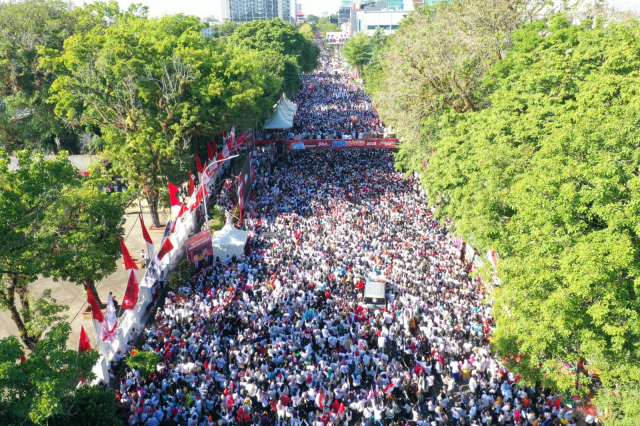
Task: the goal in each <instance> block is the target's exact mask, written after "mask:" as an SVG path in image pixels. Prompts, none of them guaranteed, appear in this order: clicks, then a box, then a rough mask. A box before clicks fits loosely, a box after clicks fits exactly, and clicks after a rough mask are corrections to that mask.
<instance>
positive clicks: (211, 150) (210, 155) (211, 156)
mask: <svg viewBox="0 0 640 426" xmlns="http://www.w3.org/2000/svg"><path fill="white" fill-rule="evenodd" d="M215 159H216V143H215V142H213V145H211V143H209V142H207V160H208V161H215Z"/></svg>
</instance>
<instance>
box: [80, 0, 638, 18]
mask: <svg viewBox="0 0 640 426" xmlns="http://www.w3.org/2000/svg"><path fill="white" fill-rule="evenodd" d="M73 1H74V3H75V4H77V5H82V3H84V1H81V0H73ZM117 1H118V3H119V4H120V7H121V8H123V9H126V8H128V7H129V5H130V4H132V3H142V4H143V5H145V6H148V7H149V14H150V15H151V16H162V15H166V14H174V13H184V14H186V15H196V16H199V17H206V16H210V15H215V14H216V13H217V10H219V9H216V3H217V2H218V1H220V0H206V1H205V0H181V1H175V0H117ZM88 3H91V1H89V2H88ZM293 3H294V2H293V1H291V4H292V6H291V10H292V13H295V9H294V7H293ZM609 3H610V4H611V5H613V6H614V7H615V8H616V9H618V10H630V11H634V12H638V13H640V0H610V1H609ZM298 4H301V5H302V12H303V13H304V14H305V15H309V14H311V15H317V16H322V12H329V13H335V12H337V11H338V9H340V4H341V1H340V0H298Z"/></svg>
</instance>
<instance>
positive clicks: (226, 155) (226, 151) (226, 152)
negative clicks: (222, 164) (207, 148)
mask: <svg viewBox="0 0 640 426" xmlns="http://www.w3.org/2000/svg"><path fill="white" fill-rule="evenodd" d="M229 153H230V151H229V144H228V143H226V144H224V148H222V153H221V154H222V159H223V160H226V159H227V158H229Z"/></svg>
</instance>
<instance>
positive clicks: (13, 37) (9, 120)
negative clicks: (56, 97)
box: [0, 0, 77, 151]
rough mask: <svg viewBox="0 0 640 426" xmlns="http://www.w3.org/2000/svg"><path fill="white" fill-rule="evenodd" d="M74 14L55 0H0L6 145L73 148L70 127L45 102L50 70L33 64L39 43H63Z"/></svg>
mask: <svg viewBox="0 0 640 426" xmlns="http://www.w3.org/2000/svg"><path fill="white" fill-rule="evenodd" d="M75 23H76V19H75V16H74V14H73V13H72V9H71V5H70V3H68V2H64V1H61V0H60V1H59V0H30V1H10V2H7V3H0V99H2V101H1V102H0V104H1V106H0V142H1V143H2V145H3V147H4V149H5V150H8V151H14V150H19V149H23V148H37V149H41V150H44V151H54V150H56V149H57V148H56V141H57V142H58V143H59V144H60V145H61V146H62V147H65V148H73V147H75V143H76V139H77V138H76V135H75V133H74V132H73V131H72V130H70V129H68V128H67V127H65V126H64V124H63V123H62V121H61V120H59V119H57V118H56V117H55V115H54V114H53V108H52V107H51V105H48V104H47V103H46V99H47V97H48V89H49V85H50V84H51V82H52V81H53V77H54V76H53V75H51V74H50V73H48V72H46V71H44V70H41V69H39V68H38V63H39V55H38V49H37V47H38V46H47V47H48V48H51V49H57V50H60V49H62V44H63V42H64V39H65V38H66V37H68V36H69V35H71V34H72V33H73V32H74V26H75Z"/></svg>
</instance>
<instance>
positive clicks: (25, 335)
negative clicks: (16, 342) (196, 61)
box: [1, 277, 39, 352]
mask: <svg viewBox="0 0 640 426" xmlns="http://www.w3.org/2000/svg"><path fill="white" fill-rule="evenodd" d="M16 281H17V278H14V277H12V278H11V284H9V285H8V286H6V288H5V291H4V292H2V296H1V297H2V299H4V300H3V301H4V302H5V304H6V308H7V310H8V311H9V313H10V314H11V319H12V320H13V322H14V323H15V324H16V326H17V327H18V332H19V333H20V338H21V339H22V343H24V345H25V346H26V347H27V348H29V349H30V350H31V351H32V352H35V351H36V350H37V349H38V346H37V343H38V340H39V339H38V338H37V337H35V336H32V335H30V334H29V332H28V331H27V327H26V326H25V325H24V322H23V321H22V317H21V316H20V312H18V307H17V306H16V297H15V291H16Z"/></svg>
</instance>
